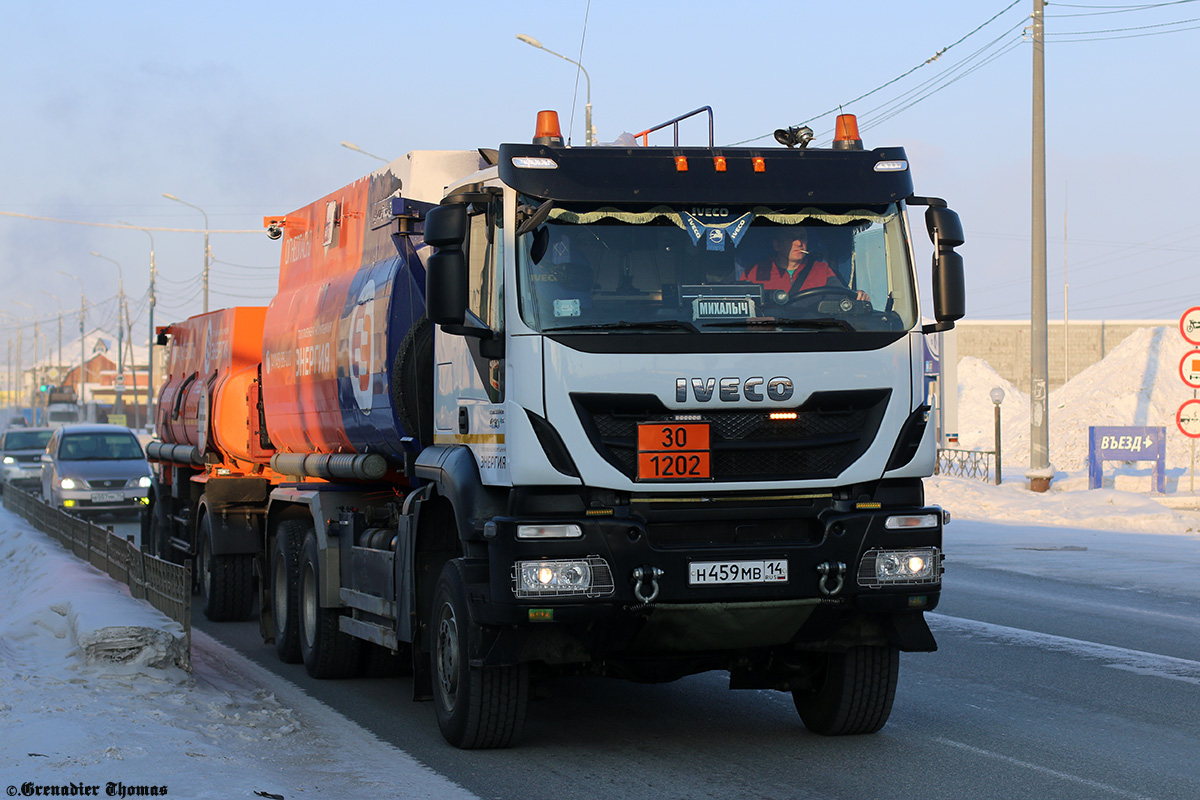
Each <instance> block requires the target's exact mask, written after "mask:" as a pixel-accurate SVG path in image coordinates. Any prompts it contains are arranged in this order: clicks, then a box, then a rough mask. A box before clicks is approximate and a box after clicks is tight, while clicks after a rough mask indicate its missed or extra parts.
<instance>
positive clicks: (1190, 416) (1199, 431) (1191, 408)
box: [1175, 400, 1200, 439]
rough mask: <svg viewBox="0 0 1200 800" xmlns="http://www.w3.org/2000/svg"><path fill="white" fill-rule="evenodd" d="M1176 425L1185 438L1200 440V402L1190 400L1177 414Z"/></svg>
mask: <svg viewBox="0 0 1200 800" xmlns="http://www.w3.org/2000/svg"><path fill="white" fill-rule="evenodd" d="M1175 424H1176V425H1178V426H1179V431H1180V433H1182V434H1183V435H1184V436H1187V437H1189V438H1192V439H1200V400H1188V401H1186V402H1185V403H1184V404H1183V405H1181V406H1180V407H1179V411H1178V412H1176V414H1175Z"/></svg>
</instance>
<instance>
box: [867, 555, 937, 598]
mask: <svg viewBox="0 0 1200 800" xmlns="http://www.w3.org/2000/svg"><path fill="white" fill-rule="evenodd" d="M941 580H942V554H941V553H940V552H939V551H938V549H937V548H936V547H922V548H916V549H912V550H868V551H867V553H866V555H864V556H863V559H862V561H860V562H859V565H858V585H859V586H867V587H871V588H876V589H877V588H879V587H881V586H896V585H904V584H920V583H940V582H941Z"/></svg>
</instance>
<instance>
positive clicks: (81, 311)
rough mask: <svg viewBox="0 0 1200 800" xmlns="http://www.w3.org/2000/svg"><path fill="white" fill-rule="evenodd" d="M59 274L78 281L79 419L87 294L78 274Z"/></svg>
mask: <svg viewBox="0 0 1200 800" xmlns="http://www.w3.org/2000/svg"><path fill="white" fill-rule="evenodd" d="M58 274H59V275H66V276H67V277H68V278H72V279H74V280H75V281H78V283H79V388H78V391H76V392H75V395H76V396H75V404H76V405H78V406H79V419H81V420H82V419H83V381H84V377H85V375H86V373H85V371H84V370H85V368H86V367H87V358H86V352H87V350H86V348H85V347H84V344H83V317H84V313H85V312H86V311H87V295H86V294H84V291H83V280H82V279H80V277H79V276H78V275H72V274H71V273H69V272H64V271H63V270H61V269H60V270H59V271H58Z"/></svg>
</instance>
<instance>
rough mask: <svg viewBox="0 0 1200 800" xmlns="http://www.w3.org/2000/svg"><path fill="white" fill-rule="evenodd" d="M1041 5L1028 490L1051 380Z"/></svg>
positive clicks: (1046, 455) (1045, 440) (1047, 472)
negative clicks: (1048, 331) (1047, 310)
mask: <svg viewBox="0 0 1200 800" xmlns="http://www.w3.org/2000/svg"><path fill="white" fill-rule="evenodd" d="M1045 33H1046V31H1045V0H1033V198H1032V200H1033V203H1032V205H1033V219H1032V223H1033V231H1032V232H1033V248H1032V250H1033V251H1032V274H1031V281H1030V283H1031V295H1032V296H1031V300H1032V302H1031V307H1030V322H1031V327H1030V332H1031V336H1030V343H1029V373H1030V381H1029V404H1030V408H1029V461H1030V463H1029V471H1028V472H1027V473H1025V477H1027V478H1028V479H1029V488H1030V490H1031V491H1034V492H1044V491H1046V490H1048V489H1049V488H1050V479H1051V478H1053V477H1054V468H1053V466H1052V465H1051V464H1050V427H1049V419H1050V414H1049V392H1048V390H1047V383H1048V379H1049V375H1050V363H1049V354H1048V352H1047V350H1048V347H1047V325H1046V68H1045V55H1046V51H1045Z"/></svg>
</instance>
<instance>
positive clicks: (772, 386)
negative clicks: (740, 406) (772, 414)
mask: <svg viewBox="0 0 1200 800" xmlns="http://www.w3.org/2000/svg"><path fill="white" fill-rule="evenodd" d="M689 387H690V388H691V394H692V397H694V398H695V399H696V401H697V402H700V403H708V402H710V401H711V400H712V399H713V395H714V394H716V396H717V399H718V400H720V401H721V402H723V403H736V402H737V401H738V400H741V399H743V398H745V399H746V400H749V401H750V402H752V403H761V402H762V401H764V400H776V401H784V400H790V399H791V397H792V394H793V393H794V392H795V391H796V387H795V386H794V385H793V384H792V379H791V378H783V377H778V378H771V379H770V380H767V379H766V378H746V380H744V381H743V380H742V379H741V378H721V379H720V380H718V379H717V378H691V379H688V378H676V379H675V401H676V402H679V403H686V402H687V400H688V389H689Z"/></svg>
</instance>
